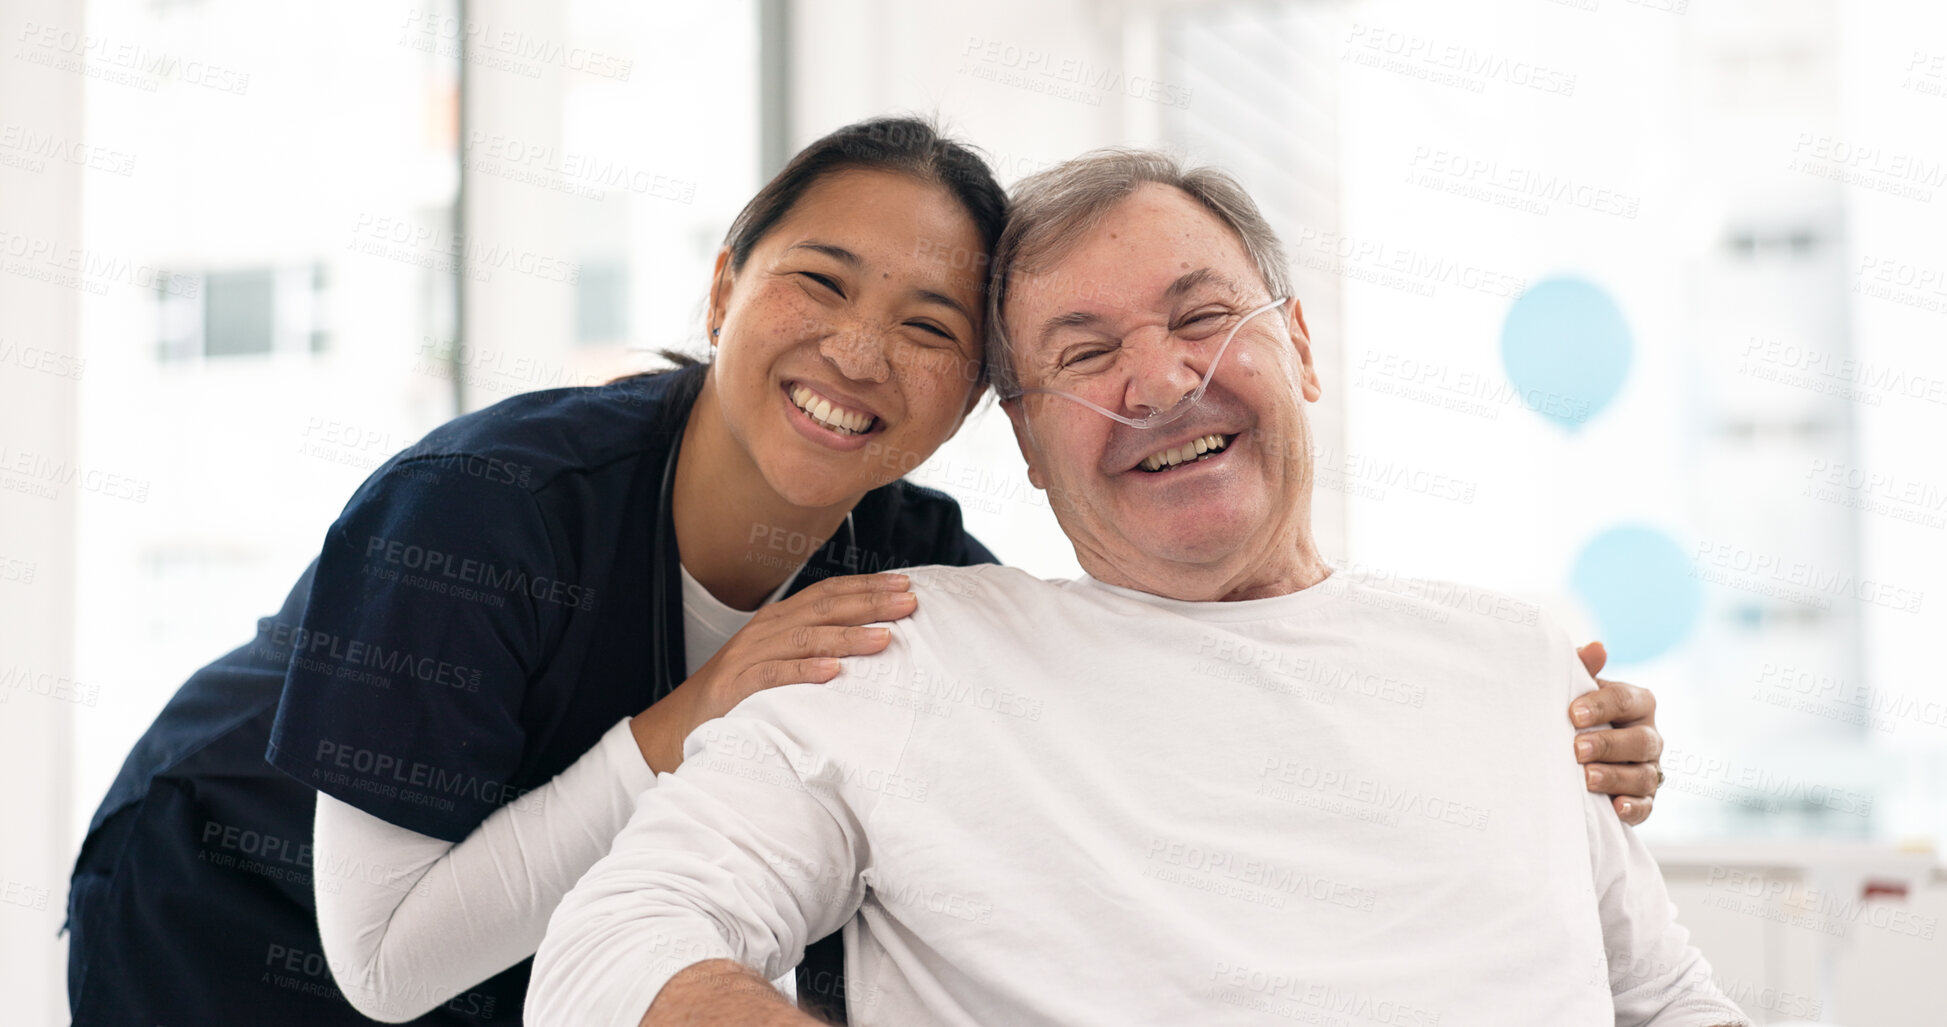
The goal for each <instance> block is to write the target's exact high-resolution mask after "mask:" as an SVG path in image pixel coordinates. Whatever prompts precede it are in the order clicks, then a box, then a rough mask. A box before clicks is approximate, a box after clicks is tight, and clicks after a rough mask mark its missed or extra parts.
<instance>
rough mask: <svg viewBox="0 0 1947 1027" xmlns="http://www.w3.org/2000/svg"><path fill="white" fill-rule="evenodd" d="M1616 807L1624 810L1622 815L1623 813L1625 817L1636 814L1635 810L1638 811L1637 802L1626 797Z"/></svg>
mask: <svg viewBox="0 0 1947 1027" xmlns="http://www.w3.org/2000/svg"><path fill="white" fill-rule="evenodd" d="M1616 808H1617V809H1618V810H1619V811H1621V812H1622V815H1623V816H1625V817H1627V816H1632V815H1634V814H1635V812H1636V804H1635V803H1633V802H1630V801H1629V800H1628V799H1624V800H1623V801H1622V802H1620V803H1618V804H1617V805H1616Z"/></svg>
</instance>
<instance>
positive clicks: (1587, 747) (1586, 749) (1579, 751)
mask: <svg viewBox="0 0 1947 1027" xmlns="http://www.w3.org/2000/svg"><path fill="white" fill-rule="evenodd" d="M1575 755H1577V756H1580V757H1582V758H1583V759H1585V760H1586V759H1588V758H1589V757H1591V756H1594V755H1595V743H1594V742H1591V741H1589V740H1588V739H1586V738H1578V739H1576V740H1575Z"/></svg>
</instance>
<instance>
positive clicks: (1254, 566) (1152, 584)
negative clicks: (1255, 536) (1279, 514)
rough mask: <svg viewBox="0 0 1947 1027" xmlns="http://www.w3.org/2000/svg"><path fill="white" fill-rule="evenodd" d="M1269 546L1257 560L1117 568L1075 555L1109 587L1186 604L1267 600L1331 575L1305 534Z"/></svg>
mask: <svg viewBox="0 0 1947 1027" xmlns="http://www.w3.org/2000/svg"><path fill="white" fill-rule="evenodd" d="M1293 534H1294V536H1295V537H1293V538H1291V539H1290V540H1288V541H1285V542H1282V543H1279V544H1277V545H1274V546H1272V547H1270V548H1269V549H1268V550H1259V552H1263V553H1264V554H1265V555H1263V556H1262V557H1261V558H1259V559H1256V560H1248V559H1231V560H1224V561H1221V562H1219V563H1215V564H1181V563H1163V564H1160V565H1155V566H1144V567H1137V568H1121V567H1117V566H1115V565H1114V564H1113V563H1111V562H1109V561H1107V560H1104V559H1101V558H1100V557H1098V556H1096V555H1095V554H1090V553H1082V552H1080V551H1079V550H1078V551H1077V553H1076V556H1077V558H1078V559H1079V560H1080V561H1081V564H1082V569H1083V570H1086V571H1087V572H1088V573H1089V576H1090V577H1093V578H1094V579H1095V580H1097V581H1100V582H1102V583H1104V584H1107V585H1116V586H1119V587H1121V588H1130V589H1135V590H1136V591H1139V592H1148V593H1150V594H1151V595H1158V596H1162V597H1164V598H1166V599H1181V600H1184V601H1187V602H1217V603H1233V602H1240V601H1242V600H1246V599H1271V598H1274V597H1276V596H1284V595H1291V594H1292V593H1294V592H1301V591H1303V590H1305V589H1308V588H1311V587H1312V586H1313V585H1316V584H1318V583H1319V582H1322V581H1324V580H1325V578H1326V577H1327V576H1328V575H1330V574H1331V573H1332V570H1331V567H1330V566H1329V565H1328V564H1326V562H1325V558H1324V557H1322V556H1320V555H1319V552H1318V547H1317V546H1316V545H1314V544H1313V543H1312V538H1311V534H1310V532H1308V531H1302V530H1300V531H1297V532H1294V533H1293Z"/></svg>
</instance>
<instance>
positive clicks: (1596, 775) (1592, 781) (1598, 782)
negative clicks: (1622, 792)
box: [1589, 767, 1609, 788]
mask: <svg viewBox="0 0 1947 1027" xmlns="http://www.w3.org/2000/svg"><path fill="white" fill-rule="evenodd" d="M1607 776H1609V775H1607V774H1604V773H1603V772H1602V768H1601V767H1590V768H1589V786H1590V787H1592V788H1600V787H1602V779H1603V778H1605V777H1607Z"/></svg>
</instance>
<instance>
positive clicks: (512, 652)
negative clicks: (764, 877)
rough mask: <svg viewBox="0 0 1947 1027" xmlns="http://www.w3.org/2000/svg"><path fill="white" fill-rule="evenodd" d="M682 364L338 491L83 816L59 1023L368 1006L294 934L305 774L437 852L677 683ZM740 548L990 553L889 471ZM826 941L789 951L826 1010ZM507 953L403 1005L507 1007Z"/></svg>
mask: <svg viewBox="0 0 1947 1027" xmlns="http://www.w3.org/2000/svg"><path fill="white" fill-rule="evenodd" d="M703 372H704V368H701V367H692V368H686V369H682V370H679V371H674V372H670V373H666V374H660V375H652V376H643V377H637V378H630V379H624V380H622V381H619V382H615V383H611V384H609V385H604V386H599V387H592V388H574V389H557V390H552V391H547V392H538V393H530V394H527V395H522V396H516V397H513V398H511V399H508V400H506V401H504V402H501V403H498V404H496V405H494V406H492V407H490V408H488V409H485V410H482V411H479V412H477V413H473V414H468V415H466V416H463V417H460V418H457V419H455V420H453V421H451V422H449V423H448V424H446V425H444V426H442V427H440V428H438V429H436V430H435V431H433V432H432V433H431V434H429V435H428V436H426V438H425V439H424V440H422V441H421V442H420V443H418V444H417V445H414V446H413V447H411V448H410V449H408V450H406V451H405V452H403V453H400V454H399V455H397V456H395V457H393V458H392V459H391V460H389V461H387V462H386V464H385V465H384V466H382V467H380V468H379V469H378V470H377V471H376V472H374V473H373V474H372V476H371V477H370V478H369V479H367V480H366V482H365V483H364V484H363V485H362V486H360V488H359V490H358V491H357V493H356V494H354V495H353V496H352V499H351V502H350V503H349V504H347V505H346V507H345V510H344V513H343V514H342V515H341V516H340V517H339V518H338V520H337V522H336V523H334V524H333V525H332V527H331V529H330V531H329V533H328V534H327V535H326V538H325V543H324V547H323V550H322V551H321V552H320V553H319V555H318V558H317V560H316V561H314V562H313V564H312V565H311V567H310V568H309V569H307V570H306V571H305V573H304V575H303V576H302V577H300V578H299V580H298V582H297V585H296V587H295V588H293V589H292V591H291V594H290V596H289V598H288V599H286V600H285V603H284V607H283V609H282V610H280V611H279V612H278V613H277V614H276V615H274V616H272V617H267V618H264V619H263V620H261V621H259V622H258V630H257V635H256V637H255V639H254V640H253V641H251V642H250V643H249V644H246V645H244V646H242V647H241V648H238V649H237V650H235V651H234V652H231V653H230V654H229V655H227V656H225V657H223V658H222V659H220V660H218V661H216V662H215V663H213V664H211V665H209V666H208V667H205V668H204V669H203V670H201V671H199V672H197V674H196V675H194V676H193V677H191V678H190V680H189V681H188V682H187V683H186V684H185V685H184V686H183V687H182V689H181V690H179V691H178V692H177V694H176V695H175V697H174V698H173V699H171V700H170V702H169V704H168V706H167V707H165V708H164V710H163V712H162V713H161V715H160V716H158V717H157V718H156V721H155V723H154V724H153V725H151V726H150V728H149V730H148V732H147V733H146V734H144V735H143V737H142V739H141V740H140V741H139V742H138V743H137V744H136V746H135V749H134V751H132V752H131V753H130V754H129V757H128V760H127V762H126V763H125V764H124V765H123V767H122V770H121V774H120V775H119V776H118V777H117V779H116V781H115V783H114V785H113V786H112V787H111V788H110V789H109V792H108V796H107V798H106V799H104V800H103V802H102V805H101V808H100V809H99V810H97V811H96V813H95V817H94V820H93V822H92V823H91V824H90V827H89V834H88V838H87V840H86V841H85V842H84V844H83V846H82V851H81V855H80V858H79V859H78V860H77V862H76V867H75V875H74V882H73V890H72V892H71V899H70V905H69V928H70V930H71V931H72V939H71V944H70V958H69V1002H70V1005H71V1008H72V1009H73V1011H74V1015H75V1021H76V1023H77V1024H92V1023H102V1024H108V1023H135V1022H141V1023H147V1024H177V1023H184V1024H189V1023H217V1022H226V1023H272V1022H276V1023H279V1024H280V1025H288V1024H291V1023H307V1024H309V1023H364V1022H368V1021H366V1020H364V1019H363V1018H362V1017H360V1016H358V1015H357V1014H356V1013H355V1012H354V1011H353V1010H352V1009H351V1008H350V1007H349V1006H348V1005H346V1004H345V1002H344V1000H343V998H342V997H341V996H339V994H338V992H337V989H336V986H335V985H334V983H333V980H332V976H331V972H330V967H329V966H328V965H327V964H326V962H325V959H324V956H323V954H322V949H321V947H320V945H319V943H318V939H317V927H316V922H315V915H314V912H313V909H314V907H313V901H312V883H311V873H312V870H313V867H312V861H311V849H310V843H311V819H312V813H313V810H314V808H315V794H314V792H313V789H315V790H317V791H322V792H325V793H326V794H329V795H331V796H333V797H334V798H337V799H339V800H341V801H344V802H346V803H349V804H351V805H353V806H356V807H358V808H360V809H362V810H364V811H366V812H368V813H371V814H373V815H374V816H378V817H381V818H383V819H385V820H387V821H390V822H392V823H394V824H398V825H400V826H402V827H406V828H410V829H412V830H414V831H418V832H420V833H422V834H427V835H431V836H433V837H436V838H442V839H446V840H448V841H455V842H457V841H459V840H461V839H463V838H465V837H466V836H467V835H468V834H469V833H470V832H471V831H472V830H473V828H474V827H475V826H477V825H478V824H479V823H480V822H481V821H482V820H484V819H485V818H486V817H487V815H488V814H490V813H492V812H493V811H494V810H495V809H498V808H499V807H500V806H502V805H505V804H508V803H513V804H516V805H518V804H519V803H521V802H523V801H526V800H525V799H524V796H526V794H527V793H528V792H530V791H532V790H533V789H535V788H538V787H540V786H541V785H544V784H546V783H547V782H548V781H549V780H551V779H552V778H553V777H554V776H555V775H557V774H559V773H560V772H561V771H562V770H564V769H566V768H567V767H568V765H569V764H571V763H573V762H574V761H575V760H577V759H579V758H580V757H581V756H582V755H583V754H584V753H586V752H587V751H588V750H589V749H590V748H592V747H593V746H594V745H595V743H596V741H597V740H598V739H599V738H600V737H601V735H602V734H603V733H604V732H605V731H607V730H608V729H609V728H610V727H612V726H614V725H615V723H616V722H617V721H620V720H621V719H623V718H625V717H630V716H633V715H635V714H636V713H639V712H641V711H642V710H643V709H644V708H646V707H648V706H649V705H650V704H651V703H653V702H655V701H656V700H658V699H660V698H662V696H663V695H664V694H665V693H666V690H667V688H668V687H673V686H674V685H675V684H678V683H681V682H682V681H683V679H684V677H685V676H686V674H685V667H686V664H685V660H684V654H683V629H682V600H681V587H680V578H679V576H678V575H677V573H676V567H677V565H678V563H677V555H676V543H675V531H674V528H673V526H668V521H667V518H668V516H669V511H668V509H667V501H668V496H667V490H666V489H665V488H664V484H665V482H666V480H667V477H666V474H665V472H666V470H667V469H668V466H669V465H668V463H667V461H668V460H670V459H671V458H672V457H673V451H674V448H675V445H676V443H678V442H679V440H680V438H681V433H682V429H683V425H684V423H685V421H686V420H687V418H688V416H689V412H690V408H691V407H692V405H693V404H694V403H695V399H696V394H697V391H698V389H699V388H700V386H701V384H702V380H703ZM659 524H661V525H664V527H663V528H662V530H661V531H659V530H658V525H659ZM758 530H759V531H762V530H763V529H761V528H760V529H758ZM659 540H660V543H661V545H660V559H658V556H659V547H658V541H659ZM757 541H758V542H759V543H760V546H761V547H762V548H761V549H760V551H761V552H764V553H766V554H775V559H776V560H777V561H778V566H779V568H780V569H783V568H789V567H793V566H796V565H797V564H799V563H805V570H804V571H803V572H802V573H800V574H799V575H798V577H797V580H796V581H795V582H794V583H793V585H792V591H793V592H796V591H798V590H800V589H802V588H804V587H806V586H808V585H811V584H813V583H816V582H817V581H820V580H822V579H824V578H826V577H830V576H833V575H840V574H854V573H872V572H875V571H882V570H888V569H892V568H898V567H908V566H915V565H921V564H934V563H939V564H954V565H965V564H971V563H991V562H993V560H994V557H993V555H992V554H991V553H989V552H988V551H987V549H986V548H985V547H983V546H982V545H981V544H980V543H979V542H977V541H975V540H974V539H973V538H972V537H971V536H969V535H967V534H966V533H965V531H964V530H963V529H962V527H961V520H960V509H959V506H958V505H957V504H956V503H955V502H954V501H953V500H952V499H951V498H949V497H948V496H946V495H944V494H941V493H939V492H936V491H933V490H931V489H926V488H922V487H919V486H916V485H912V484H910V483H907V482H904V481H896V482H893V483H892V484H890V485H887V486H884V487H882V488H879V489H875V490H873V491H872V492H870V493H868V494H867V495H866V496H865V498H864V499H863V500H861V501H860V503H859V504H858V506H857V507H856V508H854V510H853V530H852V532H851V533H850V534H849V536H848V533H847V532H845V531H844V530H842V529H841V531H840V532H839V533H838V534H837V535H836V536H835V537H834V538H832V539H831V540H829V541H828V542H826V543H824V544H823V545H822V546H821V547H820V548H818V549H817V550H816V552H812V551H811V546H810V544H809V543H808V542H807V540H806V539H804V538H803V537H802V536H797V537H793V536H791V535H789V534H787V533H785V532H782V531H779V532H777V533H776V534H775V535H774V536H766V537H763V538H760V539H758V540H757ZM658 621H659V622H660V626H658ZM658 641H659V642H660V646H658V645H657V642H658ZM658 650H660V651H658ZM280 699H281V701H280ZM266 757H268V762H266ZM273 768H275V769H273ZM279 771H281V772H282V773H279ZM336 872H337V873H344V872H348V871H345V870H342V869H341V870H338V871H336ZM325 876H326V881H327V883H329V880H330V878H331V877H332V876H333V873H332V872H327V873H326V875H325ZM836 941H837V939H836V936H834V938H832V939H829V940H828V941H827V942H825V943H821V945H819V946H815V947H814V949H815V950H814V952H813V953H811V954H808V955H807V960H806V965H805V966H804V967H802V968H801V969H800V987H801V989H802V990H807V991H808V992H809V993H810V994H811V995H813V996H814V997H816V996H823V997H825V998H826V999H827V1000H828V1004H827V1007H828V1008H829V1004H830V1003H842V993H843V983H842V976H841V971H840V968H839V965H838V963H837V962H836V959H837V955H838V950H837V946H836ZM528 970H529V964H528V963H526V962H523V963H522V964H520V965H519V966H516V967H514V968H512V969H510V970H508V971H507V972H505V973H503V974H501V975H499V976H497V977H495V978H493V979H492V980H489V981H487V982H484V983H482V984H481V985H479V986H477V987H475V988H473V989H470V990H469V991H468V992H467V993H465V994H462V995H459V996H454V997H452V999H451V1000H450V1001H448V1002H446V1003H445V1004H444V1005H443V1006H441V1008H439V1009H437V1010H435V1011H434V1012H433V1013H430V1014H428V1015H427V1016H426V1017H424V1018H422V1019H421V1020H418V1021H414V1022H416V1023H426V1024H432V1023H439V1024H461V1023H494V1024H505V1023H519V1022H520V1007H521V1003H522V1001H523V997H524V995H525V991H526V982H527V975H528ZM840 1008H842V1005H840Z"/></svg>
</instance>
